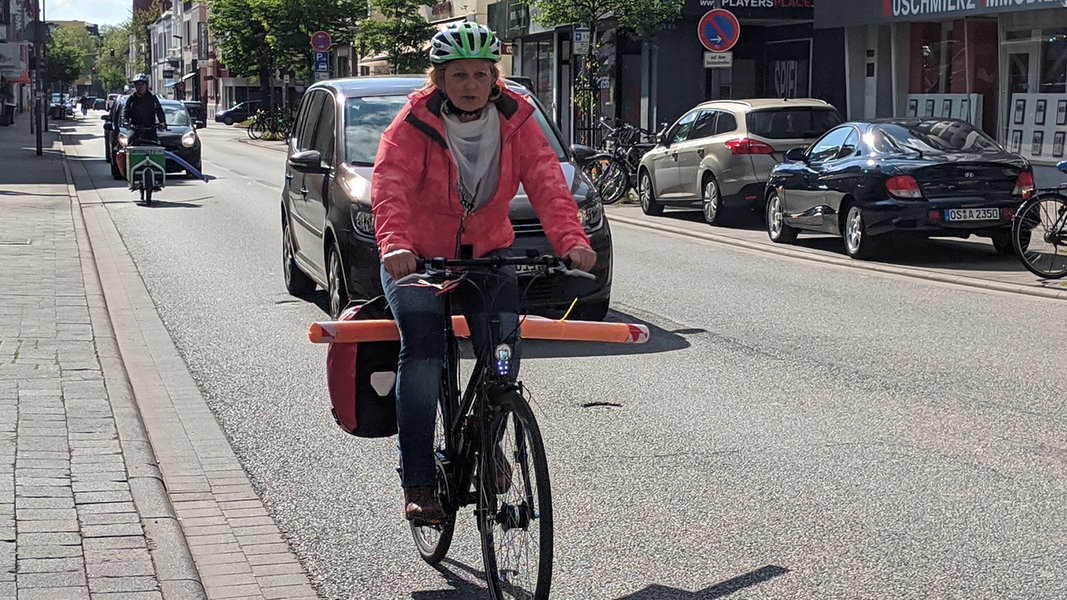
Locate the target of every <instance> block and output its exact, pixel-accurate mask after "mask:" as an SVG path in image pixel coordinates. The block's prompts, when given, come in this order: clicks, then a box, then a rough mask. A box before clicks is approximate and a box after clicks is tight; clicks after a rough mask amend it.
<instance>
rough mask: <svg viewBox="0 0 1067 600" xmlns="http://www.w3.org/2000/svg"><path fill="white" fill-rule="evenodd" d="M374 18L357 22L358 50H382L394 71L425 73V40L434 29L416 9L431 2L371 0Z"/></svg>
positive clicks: (366, 51)
mask: <svg viewBox="0 0 1067 600" xmlns="http://www.w3.org/2000/svg"><path fill="white" fill-rule="evenodd" d="M370 3H371V8H373V9H374V12H375V14H376V15H379V17H377V18H368V19H363V20H362V21H360V22H359V32H358V33H357V34H356V41H357V42H358V43H359V46H360V52H361V53H365V54H383V53H384V54H385V55H386V56H388V57H389V63H390V64H391V65H392V66H393V72H394V73H425V72H426V69H427V68H428V67H429V66H430V59H429V56H428V55H427V52H426V50H425V46H426V42H428V41H429V40H430V38H431V37H433V34H434V33H435V29H434V27H433V26H432V25H430V24H429V23H427V22H426V19H424V18H423V17H422V15H421V14H420V13H419V7H421V6H430V5H431V4H432V2H423V1H420V0H370Z"/></svg>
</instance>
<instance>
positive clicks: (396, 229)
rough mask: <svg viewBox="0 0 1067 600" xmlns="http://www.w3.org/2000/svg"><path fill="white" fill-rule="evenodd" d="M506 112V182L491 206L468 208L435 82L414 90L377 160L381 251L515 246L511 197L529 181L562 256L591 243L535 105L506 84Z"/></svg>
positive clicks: (430, 252)
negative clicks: (468, 210)
mask: <svg viewBox="0 0 1067 600" xmlns="http://www.w3.org/2000/svg"><path fill="white" fill-rule="evenodd" d="M503 94H504V96H503V98H501V99H500V100H499V101H497V104H496V106H497V109H498V111H499V114H500V135H501V139H502V145H501V149H500V183H499V184H498V186H497V190H496V193H495V194H494V195H493V197H492V198H491V199H490V201H489V203H488V204H486V205H485V206H483V207H481V208H479V209H478V210H476V211H474V212H473V213H471V214H470V215H466V214H465V211H464V209H463V206H462V205H461V204H460V201H459V194H458V192H457V191H456V177H457V172H456V166H455V162H454V161H453V160H452V153H451V152H450V151H449V150H448V144H447V142H446V141H445V129H444V121H443V120H442V118H441V106H442V101H443V100H444V95H443V94H442V93H441V92H438V91H437V90H436V89H434V88H430V89H428V90H423V91H420V92H415V93H414V94H412V95H411V97H410V98H409V99H408V103H407V104H406V105H405V106H404V108H403V109H402V110H401V111H400V114H398V115H397V116H396V118H395V119H393V123H392V124H391V125H389V128H388V129H386V130H385V135H384V136H383V137H382V141H381V145H379V147H378V156H377V158H376V159H375V161H374V176H373V179H372V184H371V204H372V207H373V210H374V224H375V234H376V236H377V238H378V249H379V250H380V251H381V253H382V255H385V254H386V253H388V252H391V251H393V250H399V249H404V250H411V251H412V252H414V253H415V254H416V255H417V256H421V257H426V258H431V257H435V256H443V257H446V258H455V257H456V256H457V255H458V254H459V247H460V245H462V244H472V245H473V246H474V256H476V257H478V256H483V255H485V254H486V253H487V252H490V251H492V250H497V249H500V248H507V247H509V246H511V244H512V242H513V241H514V240H515V231H514V230H513V229H512V227H511V221H510V220H509V219H508V207H509V205H510V204H511V199H512V197H514V196H515V192H516V191H517V190H518V187H519V183H520V182H521V183H522V184H523V188H524V189H525V190H526V194H527V195H528V196H529V198H530V202H531V203H532V204H533V207H534V209H535V210H536V211H537V214H538V216H539V218H540V219H541V223H542V225H543V226H544V229H545V233H546V234H547V235H548V239H549V241H550V242H551V244H552V248H553V250H555V252H556V254H557V255H559V256H565V255H566V254H567V252H569V251H570V250H572V249H573V248H575V247H579V246H584V247H586V248H588V247H590V244H589V238H588V237H587V236H586V235H585V231H584V230H583V229H582V226H581V224H579V222H578V210H577V207H576V206H575V204H574V198H573V197H572V196H571V193H570V190H569V189H568V188H567V181H566V179H565V178H564V176H563V171H562V169H560V164H559V158H558V157H557V156H556V153H555V151H554V150H553V149H552V146H550V145H549V143H548V140H547V139H545V135H544V132H542V131H541V127H540V126H539V125H538V124H537V120H536V119H535V118H533V110H534V109H533V106H531V105H530V103H529V102H527V101H526V100H524V99H523V98H522V96H520V95H518V94H516V93H514V92H511V91H510V90H506V89H505V90H503Z"/></svg>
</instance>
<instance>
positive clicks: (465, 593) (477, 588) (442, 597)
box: [411, 558, 489, 600]
mask: <svg viewBox="0 0 1067 600" xmlns="http://www.w3.org/2000/svg"><path fill="white" fill-rule="evenodd" d="M449 567H452V568H451V569H450V568H449ZM433 568H434V569H436V570H437V572H438V573H440V574H441V576H442V577H444V578H445V581H446V582H448V585H451V586H452V588H453V589H450V590H433V591H421V592H412V593H411V598H412V600H466V599H468V598H472V599H473V598H488V597H489V590H488V589H487V588H486V587H485V586H484V585H478V584H475V583H474V582H472V581H470V580H469V579H464V578H463V577H461V576H460V575H459V573H457V571H465V572H467V573H468V574H470V576H471V577H474V578H477V579H478V580H479V581H481V582H484V581H485V573H484V572H483V571H480V570H478V569H475V568H474V567H471V566H469V565H467V564H464V563H461V562H459V561H457V560H453V559H451V558H446V559H444V560H442V561H441V562H440V563H438V564H436V565H433Z"/></svg>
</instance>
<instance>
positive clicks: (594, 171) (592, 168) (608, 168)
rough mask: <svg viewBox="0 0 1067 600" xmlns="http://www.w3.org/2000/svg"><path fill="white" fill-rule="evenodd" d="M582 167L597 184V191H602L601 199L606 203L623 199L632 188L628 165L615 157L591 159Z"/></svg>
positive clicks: (613, 202) (594, 183)
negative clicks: (627, 169) (627, 170)
mask: <svg viewBox="0 0 1067 600" xmlns="http://www.w3.org/2000/svg"><path fill="white" fill-rule="evenodd" d="M582 169H583V170H584V171H585V174H586V175H588V176H589V179H591V180H592V182H593V185H595V186H596V190H597V192H600V199H601V202H603V203H604V204H615V203H616V202H618V201H619V200H622V199H623V198H624V197H625V196H626V192H627V190H629V189H630V178H629V177H628V176H627V175H626V165H624V164H622V163H621V162H619V161H618V160H616V159H614V158H598V159H594V160H591V161H589V162H588V163H586V164H585V165H584V166H583V167H582Z"/></svg>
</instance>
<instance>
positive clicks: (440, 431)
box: [408, 406, 456, 565]
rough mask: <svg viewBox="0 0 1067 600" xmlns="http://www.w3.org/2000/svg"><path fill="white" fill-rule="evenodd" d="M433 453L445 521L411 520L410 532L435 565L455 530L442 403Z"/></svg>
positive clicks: (416, 545)
mask: <svg viewBox="0 0 1067 600" xmlns="http://www.w3.org/2000/svg"><path fill="white" fill-rule="evenodd" d="M433 447H434V453H435V454H436V456H437V460H436V464H437V495H438V497H439V498H440V499H441V505H442V506H444V508H445V515H446V517H445V522H444V523H441V524H439V525H423V524H419V523H416V522H415V521H409V522H408V524H409V525H410V526H411V535H412V537H413V538H415V547H416V548H418V550H419V556H421V557H422V559H423V560H425V561H426V562H427V563H429V564H431V565H434V564H437V563H439V562H441V559H442V558H444V557H445V555H446V554H448V549H449V547H451V546H452V534H453V532H455V530H456V506H455V501H454V496H453V494H450V493H449V490H448V482H449V479H448V474H447V473H445V469H444V464H443V462H442V459H443V458H444V457H445V425H444V419H443V418H442V416H441V407H440V406H438V408H437V420H436V421H435V422H434V443H433Z"/></svg>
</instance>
